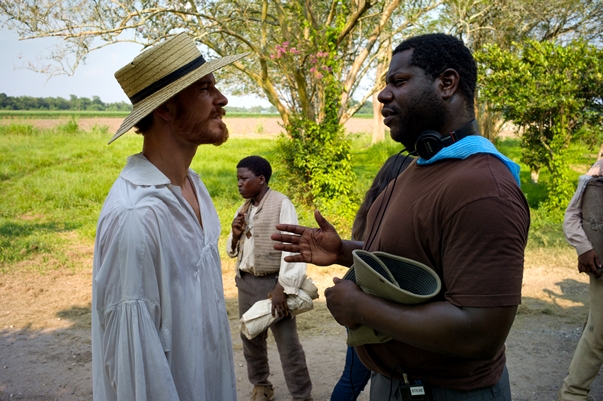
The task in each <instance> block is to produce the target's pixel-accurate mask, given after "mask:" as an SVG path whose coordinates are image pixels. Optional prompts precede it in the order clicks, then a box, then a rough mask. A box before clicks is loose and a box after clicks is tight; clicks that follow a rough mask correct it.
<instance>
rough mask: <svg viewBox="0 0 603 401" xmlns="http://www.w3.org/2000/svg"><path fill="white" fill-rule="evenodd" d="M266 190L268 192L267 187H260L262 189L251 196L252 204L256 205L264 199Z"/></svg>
mask: <svg viewBox="0 0 603 401" xmlns="http://www.w3.org/2000/svg"><path fill="white" fill-rule="evenodd" d="M266 192H268V187H264V188H262V190H261V191H260V192H259V193H258V194H257V195H256V196H254V197H253V198H251V203H253V206H257V205H259V204H260V202H261V201H262V199H264V195H266Z"/></svg>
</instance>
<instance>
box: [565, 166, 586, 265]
mask: <svg viewBox="0 0 603 401" xmlns="http://www.w3.org/2000/svg"><path fill="white" fill-rule="evenodd" d="M591 178H592V177H591V176H589V175H582V176H580V178H579V179H578V188H577V189H576V192H575V193H574V196H573V197H572V199H571V200H570V203H569V205H568V206H567V209H566V211H565V218H564V219H563V232H564V233H565V238H566V239H567V242H568V243H569V244H570V245H571V246H573V247H574V248H576V252H577V253H578V255H582V254H583V253H585V252H588V251H590V250H591V249H593V245H592V243H591V242H590V241H589V240H588V238H587V237H586V233H585V232H584V229H583V228H582V195H583V194H584V189H586V184H587V183H588V181H589V180H590V179H591Z"/></svg>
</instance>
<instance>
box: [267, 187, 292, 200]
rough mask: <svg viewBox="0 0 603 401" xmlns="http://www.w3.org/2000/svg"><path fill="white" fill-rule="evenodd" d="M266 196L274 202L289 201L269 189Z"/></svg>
mask: <svg viewBox="0 0 603 401" xmlns="http://www.w3.org/2000/svg"><path fill="white" fill-rule="evenodd" d="M268 195H269V196H270V197H271V198H273V199H274V200H275V201H284V200H285V199H286V200H289V198H288V197H287V195H284V194H282V193H280V192H278V191H275V190H274V189H270V191H268Z"/></svg>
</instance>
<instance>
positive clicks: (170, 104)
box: [153, 99, 176, 121]
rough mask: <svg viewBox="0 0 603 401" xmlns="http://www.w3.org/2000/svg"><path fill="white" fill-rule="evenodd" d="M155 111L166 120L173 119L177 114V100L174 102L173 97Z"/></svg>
mask: <svg viewBox="0 0 603 401" xmlns="http://www.w3.org/2000/svg"><path fill="white" fill-rule="evenodd" d="M153 113H155V114H156V115H157V116H159V117H160V118H161V119H162V120H164V121H172V120H173V119H174V117H175V116H176V102H174V101H173V99H170V100H168V101H167V102H165V103H163V104H162V105H161V106H159V107H157V108H156V109H155V110H154V111H153Z"/></svg>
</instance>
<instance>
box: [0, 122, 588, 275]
mask: <svg viewBox="0 0 603 401" xmlns="http://www.w3.org/2000/svg"><path fill="white" fill-rule="evenodd" d="M0 137H1V138H2V141H1V142H0V191H1V193H2V196H1V197H0V272H3V271H4V272H6V271H9V270H14V269H19V268H21V267H20V266H22V264H20V262H21V261H24V260H28V259H31V258H34V257H37V258H39V263H36V264H33V265H32V264H27V265H26V266H27V268H29V269H30V268H32V266H37V267H35V268H37V269H40V270H44V269H49V268H52V266H56V265H57V263H58V265H60V266H61V267H75V265H74V264H73V262H72V260H71V258H70V257H69V256H68V253H66V252H65V249H66V246H68V245H70V244H73V243H74V241H75V242H78V241H79V242H82V243H85V244H91V243H92V242H93V239H94V235H95V226H96V219H97V217H98V214H99V212H100V209H101V207H102V203H103V201H104V199H105V197H106V195H107V193H108V191H109V188H110V187H111V185H112V183H113V181H114V180H115V178H116V177H117V176H118V174H119V172H120V171H121V169H122V168H123V166H124V164H125V162H126V158H127V156H129V155H131V154H133V153H137V152H139V151H140V146H141V140H140V138H139V137H137V136H135V135H126V136H124V137H123V138H121V139H120V140H119V141H116V142H115V143H114V144H112V145H111V146H110V147H107V145H106V143H107V141H108V140H109V138H110V137H111V133H109V132H108V131H107V129H106V128H103V127H95V128H94V129H92V130H91V131H82V130H80V129H79V127H78V125H77V122H76V121H75V120H73V119H70V120H69V119H68V120H66V121H65V123H64V124H61V125H59V126H57V127H56V128H53V129H46V130H41V129H36V128H34V127H33V126H32V125H27V124H20V125H17V124H10V125H4V126H1V125H0ZM351 138H352V144H353V146H352V152H353V166H354V171H355V173H356V175H357V177H356V180H355V181H354V182H352V183H351V185H353V187H354V189H355V193H356V196H357V197H358V198H361V197H362V195H363V193H364V191H366V189H367V188H368V186H369V185H370V182H371V180H372V178H373V177H374V175H375V173H376V172H377V170H378V169H379V167H380V166H381V164H382V163H383V162H384V161H385V160H386V159H387V157H388V156H389V155H391V154H394V153H397V152H398V151H399V150H400V145H399V144H397V143H394V142H393V141H391V140H387V141H384V142H382V143H379V144H377V145H375V146H370V136H369V135H368V134H354V135H351ZM273 146H274V139H246V138H231V139H230V140H229V141H228V142H227V143H226V144H224V145H223V146H220V147H214V146H202V147H200V148H199V150H198V152H197V156H196V157H195V159H194V160H193V163H192V166H191V167H192V168H193V169H194V170H195V171H197V172H199V173H200V175H201V177H202V179H203V181H204V182H205V184H206V186H207V188H208V189H209V192H210V194H211V195H212V198H213V199H214V203H215V205H216V208H217V210H218V214H219V216H220V220H221V222H222V241H224V240H225V237H226V235H227V234H228V230H229V228H230V222H231V219H232V217H233V214H234V212H235V210H236V208H237V207H238V205H239V204H240V203H241V201H242V199H241V198H240V196H239V194H238V192H237V187H236V179H235V174H236V172H235V166H236V163H237V162H238V160H239V159H241V158H242V157H244V156H247V155H250V154H259V155H262V156H264V157H266V158H267V159H268V160H270V161H274V158H275V154H274V151H273ZM498 146H499V148H500V149H501V151H503V153H505V154H507V155H508V156H509V157H511V158H512V159H514V160H516V161H518V160H519V156H520V145H519V142H518V141H517V140H505V141H501V142H500V143H499V144H498ZM572 158H573V159H572V168H573V171H574V173H575V174H574V175H575V176H574V177H573V179H577V177H578V175H579V174H580V173H583V172H585V171H586V170H587V168H588V167H589V165H590V164H592V162H593V161H594V159H593V158H592V154H591V153H590V152H589V150H588V149H586V148H585V147H583V146H575V147H573V148H572ZM279 175H280V172H279V171H275V174H274V178H273V179H272V180H271V186H272V187H273V188H275V189H276V190H281V191H283V192H285V193H287V191H286V188H282V187H280V185H279V181H280V180H279ZM546 179H547V174H546V172H543V173H542V174H541V182H540V183H539V184H534V183H531V182H530V181H529V171H528V170H527V169H526V168H525V166H522V173H521V180H522V189H523V190H524V192H525V193H526V196H527V198H528V200H529V202H530V206H531V208H532V230H531V234H530V240H531V241H530V246H532V247H542V246H544V247H558V246H566V245H565V242H564V240H563V235H562V232H561V228H560V224H559V223H558V222H551V221H548V220H547V217H546V216H544V215H542V213H541V212H540V211H539V210H538V208H537V207H538V204H539V202H541V201H542V200H544V197H545V193H546ZM298 213H299V215H300V222H301V223H302V224H305V225H315V223H314V221H313V218H312V210H311V209H310V208H308V207H306V208H304V207H299V208H298ZM342 235H343V236H348V235H349V233H346V232H344V233H342ZM220 248H221V249H222V248H223V246H220ZM48 255H53V258H54V260H56V262H55V263H53V264H50V265H46V264H45V263H44V261H45V260H47V259H45V258H46V257H47V256H48ZM48 257H49V256H48Z"/></svg>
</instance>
